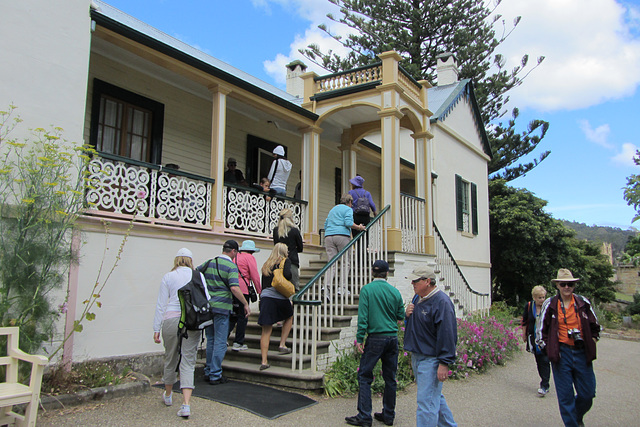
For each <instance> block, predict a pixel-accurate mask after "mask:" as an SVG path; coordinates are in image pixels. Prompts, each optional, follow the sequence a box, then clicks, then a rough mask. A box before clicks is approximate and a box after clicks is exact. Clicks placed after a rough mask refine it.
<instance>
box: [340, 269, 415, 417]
mask: <svg viewBox="0 0 640 427" xmlns="http://www.w3.org/2000/svg"><path fill="white" fill-rule="evenodd" d="M372 273H373V277H374V279H373V281H372V282H370V283H368V284H366V285H364V286H363V287H362V289H361V290H360V302H359V304H358V332H357V333H356V348H357V349H358V351H359V352H360V353H363V355H362V358H361V359H360V369H359V370H358V383H359V385H360V391H359V393H358V415H355V416H353V417H346V418H345V419H344V420H345V421H346V422H347V424H351V425H353V426H370V425H371V421H372V420H371V383H372V382H373V368H374V367H375V366H376V363H377V362H378V360H382V378H383V379H384V394H383V396H382V412H376V413H375V414H373V415H374V417H375V419H376V420H378V421H382V422H383V423H384V424H386V425H388V426H391V425H393V420H394V418H395V415H396V412H395V409H396V387H397V383H396V371H397V370H398V321H400V320H403V319H404V303H403V302H402V296H401V295H400V291H398V290H397V289H396V288H394V287H393V286H392V285H391V284H390V283H389V282H387V280H386V279H387V274H388V273H389V264H387V262H386V261H383V260H377V261H376V262H374V263H373V267H372ZM365 335H367V341H366V344H364V346H363V344H362V343H363V342H364V338H365Z"/></svg>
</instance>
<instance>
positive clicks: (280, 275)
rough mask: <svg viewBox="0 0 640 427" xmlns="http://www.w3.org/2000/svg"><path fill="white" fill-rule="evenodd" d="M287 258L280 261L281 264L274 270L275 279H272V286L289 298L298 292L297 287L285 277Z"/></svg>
mask: <svg viewBox="0 0 640 427" xmlns="http://www.w3.org/2000/svg"><path fill="white" fill-rule="evenodd" d="M286 261H287V259H286V258H284V259H283V260H282V262H280V266H279V267H278V268H276V269H275V270H273V279H272V280H271V286H272V287H273V288H274V289H275V290H276V291H278V292H279V293H280V294H281V295H282V296H284V297H286V298H289V297H290V296H292V295H293V294H295V293H296V287H295V286H294V285H293V283H291V281H289V280H287V278H286V277H284V263H285V262H286Z"/></svg>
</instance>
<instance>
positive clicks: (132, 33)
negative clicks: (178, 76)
mask: <svg viewBox="0 0 640 427" xmlns="http://www.w3.org/2000/svg"><path fill="white" fill-rule="evenodd" d="M94 3H95V5H96V6H97V7H98V8H97V9H92V10H91V18H92V19H93V20H94V21H96V23H97V24H98V25H100V26H103V27H105V28H108V29H110V30H112V31H114V32H116V33H118V34H120V35H122V36H125V37H127V38H129V39H131V40H135V41H136V42H138V43H141V44H143V45H145V46H148V47H150V48H152V49H154V50H157V51H159V52H162V53H164V54H166V55H168V56H170V57H172V58H174V59H177V60H179V61H181V62H184V63H186V64H189V65H191V66H193V67H195V68H197V69H200V70H202V71H204V72H206V73H208V74H211V75H212V76H215V77H218V78H220V79H222V80H224V81H226V82H228V83H231V84H233V85H234V86H238V87H241V88H243V89H245V90H247V91H249V92H251V93H254V94H255V95H258V96H260V97H262V98H264V99H267V100H269V101H271V102H273V103H275V104H277V105H280V106H282V107H285V108H287V109H289V110H291V111H293V112H295V113H297V114H300V115H302V116H305V117H308V118H311V119H314V120H315V119H317V118H318V116H317V114H315V113H313V112H311V111H309V110H307V109H304V108H302V107H301V106H300V105H299V104H300V100H299V99H298V98H296V97H295V96H293V95H291V94H289V93H287V92H285V91H283V90H282V89H279V88H277V87H275V86H272V85H270V84H268V83H266V82H264V81H262V80H260V79H258V78H256V77H254V76H252V75H251V74H248V73H246V72H244V71H242V70H239V69H238V68H235V67H233V66H231V65H229V64H227V63H225V62H223V61H220V60H219V59H217V58H214V57H213V56H211V55H207V54H206V53H204V52H202V51H200V50H198V49H196V48H194V47H193V46H189V45H188V44H186V43H184V42H182V41H180V40H178V39H176V38H174V37H171V36H170V35H168V34H165V33H163V32H162V31H160V30H158V29H157V28H154V27H152V26H151V25H149V24H146V23H144V22H142V21H140V20H138V19H136V18H134V17H132V16H130V15H127V14H126V13H124V12H122V11H120V10H118V9H116V8H115V7H113V6H111V5H109V4H107V3H105V2H104V1H101V0H95V1H94Z"/></svg>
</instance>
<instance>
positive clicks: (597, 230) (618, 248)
mask: <svg viewBox="0 0 640 427" xmlns="http://www.w3.org/2000/svg"><path fill="white" fill-rule="evenodd" d="M561 221H562V223H563V224H564V225H565V226H566V227H569V228H571V229H572V230H575V231H576V238H578V239H585V240H588V241H590V242H596V243H598V244H601V243H602V242H609V243H611V248H612V249H613V257H614V258H615V257H616V256H617V255H618V254H619V253H620V252H622V251H623V250H624V247H625V245H626V244H627V239H628V238H629V237H633V236H635V235H636V233H637V231H636V230H623V229H621V228H617V227H602V226H599V225H587V224H584V223H580V222H574V221H565V220H561Z"/></svg>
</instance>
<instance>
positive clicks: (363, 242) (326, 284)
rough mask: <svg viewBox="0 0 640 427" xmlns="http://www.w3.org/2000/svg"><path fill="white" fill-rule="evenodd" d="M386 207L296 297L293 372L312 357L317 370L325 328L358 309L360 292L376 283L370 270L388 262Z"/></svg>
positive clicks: (312, 362) (312, 365) (294, 307)
mask: <svg viewBox="0 0 640 427" xmlns="http://www.w3.org/2000/svg"><path fill="white" fill-rule="evenodd" d="M389 209H390V206H387V207H385V208H384V209H383V210H382V211H381V212H380V213H379V214H378V215H377V216H376V217H375V218H374V219H373V220H372V221H371V222H370V223H369V225H367V228H366V230H365V231H363V232H360V233H359V234H358V235H357V236H356V237H355V238H354V239H353V240H351V241H350V242H349V244H348V245H347V246H346V247H345V248H344V249H343V250H342V251H340V252H339V253H338V254H337V255H336V256H335V257H334V258H333V259H331V260H329V262H328V263H327V264H326V265H325V266H324V267H323V268H322V269H321V270H320V271H319V272H318V274H316V275H315V276H314V277H313V278H312V279H311V280H310V281H309V282H308V283H307V284H306V285H304V286H303V287H302V288H301V289H300V291H299V292H298V293H296V295H294V296H293V298H292V299H293V309H294V314H293V333H292V340H293V348H292V355H293V357H292V360H291V369H292V370H296V369H298V370H299V371H302V370H303V368H304V363H305V359H306V358H307V357H308V356H311V371H312V372H315V371H316V369H317V352H316V347H317V342H318V340H319V339H320V330H321V328H323V327H325V328H331V327H333V325H334V320H336V319H337V318H339V317H340V316H344V315H345V307H346V306H347V305H354V304H355V300H356V296H357V295H359V294H360V289H361V288H362V287H363V286H364V285H366V284H367V283H369V282H370V281H371V280H372V276H371V268H370V266H371V265H372V264H373V262H374V261H375V260H377V259H383V260H385V261H386V260H387V258H388V251H387V235H386V216H387V213H388V211H389Z"/></svg>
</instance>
